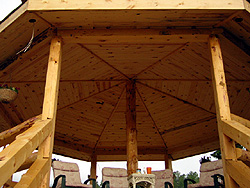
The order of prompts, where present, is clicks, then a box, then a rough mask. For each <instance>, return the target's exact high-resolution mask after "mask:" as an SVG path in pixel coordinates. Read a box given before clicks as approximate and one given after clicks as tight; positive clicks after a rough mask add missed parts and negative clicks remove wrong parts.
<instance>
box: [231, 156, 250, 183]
mask: <svg viewBox="0 0 250 188" xmlns="http://www.w3.org/2000/svg"><path fill="white" fill-rule="evenodd" d="M226 170H227V173H228V174H229V175H230V176H231V177H232V178H233V179H234V181H235V182H236V183H237V184H238V185H239V186H240V187H245V188H248V187H249V185H250V177H249V174H250V168H249V167H248V166H247V165H245V164H244V163H243V162H241V161H233V160H226Z"/></svg>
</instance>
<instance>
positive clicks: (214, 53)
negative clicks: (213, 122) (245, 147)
mask: <svg viewBox="0 0 250 188" xmlns="http://www.w3.org/2000/svg"><path fill="white" fill-rule="evenodd" d="M209 48H210V51H211V63H212V80H213V89H214V99H215V106H216V114H217V122H218V131H219V138H220V148H221V154H222V160H223V170H224V176H225V183H226V187H227V188H234V187H238V186H237V184H236V182H235V181H234V180H233V179H232V178H231V177H230V176H229V174H228V173H227V168H226V160H227V159H236V150H235V142H234V141H232V140H231V139H230V138H229V137H227V136H226V135H225V134H224V133H223V131H222V128H221V120H231V117H230V106H229V99H228V94H227V86H226V78H225V72H224V67H223V59H222V53H221V48H220V44H219V39H218V38H217V37H216V36H210V37H209Z"/></svg>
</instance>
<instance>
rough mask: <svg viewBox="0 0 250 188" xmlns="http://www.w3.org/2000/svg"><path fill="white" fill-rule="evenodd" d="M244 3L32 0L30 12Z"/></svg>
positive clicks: (234, 4) (238, 3) (227, 6)
mask: <svg viewBox="0 0 250 188" xmlns="http://www.w3.org/2000/svg"><path fill="white" fill-rule="evenodd" d="M243 2H244V1H237V0H230V1H225V0H223V1H216V0H210V1H206V0H200V1H198V2H197V1H193V0H184V1H175V0H171V1H164V0H157V1H154V2H152V1H150V0H145V1H143V0H136V1H133V2H130V1H125V0H117V1H115V2H113V1H105V2H104V1H101V0H96V1H95V3H93V2H92V1H83V2H79V1H77V0H71V1H66V2H65V1H53V0H52V1H49V0H48V1H47V0H46V1H44V0H30V1H29V6H28V9H29V10H51V9H52V10H65V9H69V10H72V9H73V10H74V9H77V10H80V9H205V10H206V9H207V10H209V9H244V3H243Z"/></svg>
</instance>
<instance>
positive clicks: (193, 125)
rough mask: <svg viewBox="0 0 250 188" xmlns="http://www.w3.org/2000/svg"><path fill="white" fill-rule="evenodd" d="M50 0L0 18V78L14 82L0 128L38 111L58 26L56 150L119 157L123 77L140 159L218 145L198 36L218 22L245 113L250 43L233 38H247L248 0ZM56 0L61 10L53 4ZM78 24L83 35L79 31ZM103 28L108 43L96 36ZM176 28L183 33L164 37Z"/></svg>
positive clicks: (234, 100)
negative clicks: (130, 95)
mask: <svg viewBox="0 0 250 188" xmlns="http://www.w3.org/2000/svg"><path fill="white" fill-rule="evenodd" d="M44 2H45V1H44ZM53 2H56V1H52V0H49V1H48V3H43V2H42V1H40V0H37V1H32V2H31V1H29V2H28V3H31V4H30V6H33V5H35V4H36V5H38V4H39V3H42V4H43V5H42V6H39V7H38V9H43V8H48V9H51V10H49V11H46V10H39V11H36V10H30V11H29V10H28V11H26V8H27V4H26V5H23V6H22V7H21V8H20V9H19V10H18V11H16V12H15V14H13V15H12V16H11V17H9V18H7V19H6V20H5V21H4V22H3V23H1V24H0V28H1V31H2V32H1V33H0V42H1V46H0V68H1V67H2V65H5V66H7V65H8V64H9V63H11V62H12V63H11V64H10V65H8V66H7V67H6V68H4V69H3V70H2V69H1V70H0V84H2V83H4V82H5V81H6V80H7V81H8V83H9V77H10V73H11V78H12V79H11V81H12V84H13V86H15V87H18V88H20V92H19V94H18V98H17V99H16V101H14V102H13V103H11V104H0V126H1V129H0V130H1V131H3V130H7V129H9V128H11V127H13V126H15V125H19V124H20V123H22V122H24V121H25V120H28V119H29V118H31V117H34V116H36V115H37V114H41V113H42V108H43V98H44V88H45V80H46V72H47V64H48V57H49V51H50V48H49V46H50V41H51V36H52V33H53V30H54V29H55V28H57V30H58V32H59V33H60V32H62V33H64V34H65V33H68V34H73V35H72V36H70V35H65V37H66V38H68V39H67V40H66V38H65V40H64V41H63V44H64V45H63V48H62V71H61V76H60V77H61V78H60V89H59V99H58V110H57V121H56V130H55V147H54V152H55V153H58V154H62V155H65V156H70V157H73V158H79V159H82V160H87V161H91V156H92V154H93V152H96V154H97V160H109V161H110V160H126V118H125V113H126V106H125V105H126V97H125V95H124V94H122V93H123V92H124V91H125V86H126V82H127V80H129V79H132V80H135V81H136V85H137V89H136V104H137V106H136V116H137V118H136V122H137V123H136V127H137V130H138V135H137V144H138V159H139V160H163V161H164V160H165V154H166V152H167V151H168V153H169V154H170V155H171V156H172V157H173V160H176V159H180V158H183V157H187V156H191V155H195V154H200V153H204V152H208V151H212V150H215V149H218V148H219V139H218V131H217V126H216V115H215V113H216V110H215V103H214V96H213V89H212V77H211V73H210V69H211V64H210V62H209V59H210V58H209V57H210V52H209V50H210V49H209V48H208V46H207V41H204V39H205V38H204V35H203V34H206V35H207V34H211V33H209V32H210V31H212V30H214V29H212V28H216V27H218V26H219V27H220V28H218V29H219V30H220V29H223V30H224V29H225V31H227V32H230V33H232V34H233V35H234V36H235V37H236V38H237V39H238V40H236V41H237V42H236V43H234V42H233V41H232V40H231V39H228V38H227V36H226V35H224V33H222V34H219V38H220V41H221V50H222V56H223V59H224V66H225V76H226V80H227V86H228V87H227V89H228V95H229V104H230V107H231V112H232V113H234V114H236V115H238V116H241V117H243V118H246V119H250V113H249V111H250V98H249V90H248V88H249V85H250V67H249V62H250V57H249V53H248V52H247V49H249V48H246V47H245V48H244V45H243V47H242V46H241V45H240V44H241V42H244V44H248V45H249V44H250V42H249V36H250V35H249V28H250V21H249V20H250V16H249V13H248V12H247V10H243V9H242V7H244V6H246V5H247V4H246V1H241V0H237V1H236V0H232V1H226V2H225V1H215V0H211V1H205V0H204V1H203V0H202V1H199V2H195V3H194V1H191V0H190V1H184V4H183V3H182V2H179V1H126V2H125V3H124V4H123V3H121V2H123V1H121V0H119V1H114V2H111V1H106V2H105V1H102V3H103V4H98V2H100V1H96V2H95V3H93V4H91V5H89V7H87V8H86V7H84V5H86V4H87V2H88V1H84V2H78V3H79V7H75V5H76V4H75V3H76V1H74V0H73V1H67V2H66V1H64V2H61V1H60V3H59V1H58V2H57V3H59V4H60V5H59V6H57V5H58V4H57V3H55V4H53ZM243 2H244V3H245V4H244V3H243ZM34 3H35V4H34ZM50 3H52V4H50ZM32 4H33V5H32ZM142 4H143V7H142ZM54 5H55V6H57V9H60V10H52V7H53V6H54ZM82 5H83V6H82ZM106 5H109V6H107V7H105V9H98V7H99V8H100V7H101V6H106ZM130 5H131V6H130ZM133 5H135V7H133ZM176 5H177V6H176ZM60 7H61V8H60ZM62 7H64V9H62ZM70 7H71V8H72V7H73V8H75V10H73V9H71V10H68V9H69V8H70ZM91 7H92V8H93V7H95V8H94V9H92V8H91ZM119 7H120V9H118V8H119ZM122 7H123V8H122ZM136 7H137V8H136ZM139 7H140V8H139ZM187 7H188V8H187ZM190 7H193V8H191V9H190ZM109 8H110V9H109ZM31 18H34V19H36V23H35V39H34V42H33V44H32V48H30V49H29V50H28V51H27V52H26V53H23V54H20V55H19V56H18V57H17V56H15V54H16V53H17V52H18V51H19V50H21V49H23V47H24V46H26V45H27V43H28V42H29V40H30V38H31V33H32V24H31V23H29V20H30V19H31ZM47 29H48V30H47ZM80 31H81V32H82V31H88V35H90V36H88V38H87V37H86V36H85V37H83V38H81V36H80V34H82V33H81V32H80ZM116 31H118V33H117V32H116ZM121 31H122V32H121ZM131 31H132V32H134V33H131ZM146 31H150V32H149V33H147V32H146ZM152 31H164V32H165V33H164V34H167V35H161V34H163V33H162V32H161V33H157V32H155V33H152ZM207 31H209V32H207ZM119 32H120V33H119ZM126 32H127V33H126ZM122 34H123V35H124V34H125V36H127V37H128V36H129V37H131V38H130V42H129V44H128V43H124V44H123V43H121V42H119V41H118V42H119V44H118V42H117V41H115V40H114V39H115V37H120V38H117V40H118V39H119V40H121V38H122V36H123V35H122ZM187 34H188V35H187ZM190 34H194V35H193V36H191V37H190ZM102 35H105V36H104V37H106V38H111V39H112V41H113V43H112V44H111V43H107V42H106V41H103V40H102V41H98V38H99V37H101V36H102ZM106 35H113V36H106ZM114 35H115V37H114ZM169 35H171V36H169ZM75 36H79V37H80V38H79V39H76V38H75ZM143 36H145V37H147V38H146V39H144V38H143ZM150 36H151V38H150ZM152 36H153V38H152ZM161 36H162V38H160V37H161ZM173 36H174V37H177V36H179V37H183V36H184V38H182V39H181V38H179V39H178V40H177V38H175V40H173V41H172V43H169V42H166V41H164V40H165V39H166V38H167V37H173ZM137 37H138V39H137ZM139 37H140V38H139ZM154 37H156V38H155V39H154ZM164 37H165V39H164V40H163V38H164ZM195 37H198V39H199V40H197V39H195ZM199 37H202V40H200V39H201V38H199ZM70 38H74V42H76V41H77V42H78V43H72V42H71V41H69V39H70ZM90 38H91V39H90ZM83 39H84V40H86V41H83ZM194 39H195V40H194ZM171 40H172V39H171ZM184 40H185V42H184ZM138 41H139V42H140V43H138ZM178 41H179V42H178ZM195 41H196V42H195ZM177 42H178V43H177ZM87 43H88V44H87ZM101 43H102V44H101ZM237 45H238V46H237ZM15 58H16V59H15ZM7 60H8V61H7Z"/></svg>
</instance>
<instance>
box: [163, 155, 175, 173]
mask: <svg viewBox="0 0 250 188" xmlns="http://www.w3.org/2000/svg"><path fill="white" fill-rule="evenodd" d="M165 169H170V170H173V167H172V156H171V155H169V154H165Z"/></svg>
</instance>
